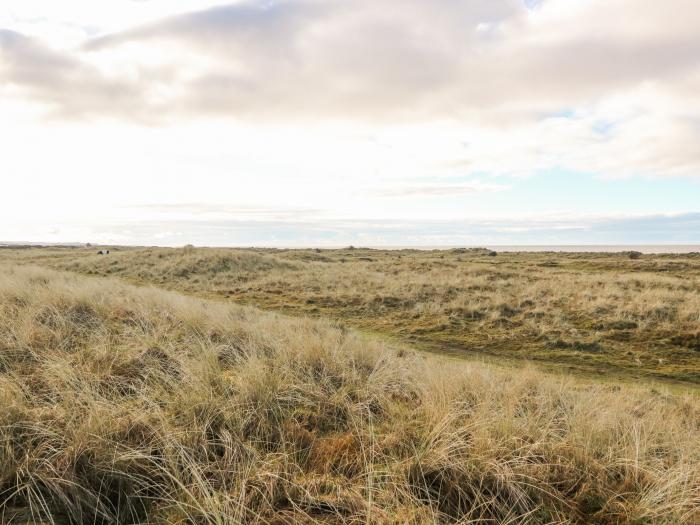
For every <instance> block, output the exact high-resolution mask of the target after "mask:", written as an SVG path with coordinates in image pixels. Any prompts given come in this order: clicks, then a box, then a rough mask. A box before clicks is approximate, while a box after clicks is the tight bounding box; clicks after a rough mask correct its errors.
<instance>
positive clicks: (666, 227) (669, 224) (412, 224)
mask: <svg viewBox="0 0 700 525" xmlns="http://www.w3.org/2000/svg"><path fill="white" fill-rule="evenodd" d="M698 232H700V213H688V214H678V215H640V216H629V217H615V216H569V217H567V216H540V217H536V216H535V217H529V218H513V219H507V218H504V219H497V220H495V219H494V220H478V221H477V220H453V221H410V220H391V221H372V220H341V219H332V220H328V219H325V218H324V219H323V220H279V221H278V220H269V219H265V218H260V219H258V220H251V219H245V218H241V219H227V220H203V221H162V220H156V221H139V222H138V223H114V224H110V225H102V226H95V227H93V228H92V229H91V231H90V232H89V233H83V237H85V238H84V239H82V238H81V239H79V240H84V241H90V240H91V241H94V242H115V243H119V242H128V243H130V244H141V245H151V244H154V242H156V243H157V244H161V245H172V246H179V245H183V244H187V243H190V242H196V243H197V244H199V245H210V246H347V245H349V244H354V245H362V246H456V245H462V246H473V245H482V246H483V245H488V246H498V245H586V244H587V245H648V244H671V243H676V244H694V245H696V246H697V245H698V243H700V237H699V236H698ZM620 249H623V248H620ZM695 249H697V247H696V248H695Z"/></svg>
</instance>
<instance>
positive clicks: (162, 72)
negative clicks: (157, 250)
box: [0, 0, 700, 234]
mask: <svg viewBox="0 0 700 525" xmlns="http://www.w3.org/2000/svg"><path fill="white" fill-rule="evenodd" d="M699 30H700V6H698V4H697V2H696V1H695V0H670V1H669V2H663V3H662V2H656V1H651V0H546V1H544V2H522V1H520V0H505V1H499V2H494V1H493V0H430V1H429V0H384V1H381V2H378V1H376V0H355V1H353V2H347V1H345V0H294V1H292V0H269V1H268V0H243V1H238V2H230V3H225V4H222V3H221V2H217V1H214V0H149V1H146V2H124V1H105V2H99V3H96V2H93V1H87V0H69V1H67V2H58V3H56V2H53V3H52V2H46V1H41V0H7V2H4V5H3V9H0V144H1V145H2V147H3V159H2V160H3V164H2V171H1V172H0V178H2V183H3V189H4V191H5V193H6V194H8V195H11V196H12V198H11V199H9V200H10V202H9V203H8V204H7V205H6V206H5V207H4V209H2V210H0V219H4V220H9V218H12V217H16V216H17V215H18V214H19V215H21V214H31V215H32V217H31V218H27V219H26V220H25V221H24V223H25V224H29V223H32V224H36V225H38V224H40V223H41V224H46V222H47V221H50V220H59V219H60V220H63V221H68V222H70V221H74V222H75V221H80V220H83V221H84V220H85V217H91V218H94V220H98V221H102V223H104V224H107V223H110V221H111V222H115V221H116V222H119V221H123V220H125V219H129V220H131V219H133V218H134V217H136V216H140V217H142V218H144V220H146V219H149V220H150V219H153V220H156V219H157V217H155V218H154V217H151V215H152V214H155V213H156V212H155V211H154V210H153V209H145V208H133V207H131V208H130V207H129V206H130V205H145V204H149V203H153V202H163V203H167V204H170V205H180V206H184V205H186V204H187V203H192V202H201V203H204V204H205V205H209V206H213V207H214V208H211V209H210V210H209V212H207V213H209V214H212V213H214V212H213V211H212V210H213V209H218V210H219V211H220V210H221V209H220V208H217V206H224V205H231V206H234V207H238V208H236V209H242V208H241V207H242V206H249V207H252V208H251V209H279V210H284V209H286V210H289V209H301V210H322V211H324V213H327V214H328V217H336V218H349V217H355V218H358V219H362V220H365V219H366V220H370V219H372V220H388V219H389V218H394V219H397V220H398V219H401V220H403V219H405V218H406V217H412V216H415V215H416V214H420V216H421V217H422V218H424V219H428V218H434V219H439V220H456V218H457V217H458V216H459V214H462V216H463V215H464V214H465V213H467V212H466V211H465V210H469V213H472V214H474V213H476V211H475V210H477V209H478V208H479V206H478V204H479V203H478V202H475V201H476V199H475V197H476V196H477V195H479V196H481V197H484V198H486V197H488V196H489V195H496V194H498V195H506V194H509V193H511V192H509V191H502V190H505V189H507V188H508V187H510V186H511V182H512V181H511V179H506V180H502V179H496V178H493V179H492V178H491V177H496V176H510V177H512V176H516V177H525V176H529V175H531V174H533V173H537V172H539V171H542V170H549V169H552V168H558V167H561V168H566V169H570V170H575V171H579V172H587V173H591V174H595V175H597V176H599V177H602V178H606V177H607V178H625V177H635V176H643V177H653V178H661V177H687V178H700V148H698V147H697V145H698V144H699V143H700V100H699V99H698V98H697V93H698V92H700V39H698V38H697V34H698V31H699ZM37 152H39V153H37ZM95 181H99V182H95ZM470 181H471V182H470ZM475 181H476V182H475ZM39 185H41V186H39ZM36 187H42V188H44V192H43V193H42V194H39V195H37V194H36V192H35V191H34V190H33V188H36ZM56 195H60V202H61V203H62V204H60V205H59V204H57V201H56ZM155 196H157V198H155ZM399 196H400V197H401V198H396V197H399ZM454 197H460V198H462V199H464V203H467V202H468V206H465V205H462V206H458V205H456V204H454V203H453V204H452V205H450V206H443V205H441V204H440V203H441V202H442V201H445V200H448V199H453V198H454ZM453 200H454V199H453ZM418 202H420V206H417V203H418ZM27 203H29V204H27ZM170 211H171V212H174V210H173V209H171V210H170ZM200 211H201V209H200ZM651 211H654V210H650V212H651ZM158 213H162V212H158ZM188 213H190V214H194V213H195V211H194V210H193V209H187V208H186V207H181V208H180V209H179V210H178V217H180V218H182V217H184V216H185V215H186V214H188ZM139 214H140V215H139ZM289 220H292V217H289ZM37 227H39V226H37ZM49 230H50V228H47V229H46V231H49ZM69 231H71V230H70V229H66V228H64V227H63V226H62V227H61V232H69ZM76 231H77V230H76ZM62 234H63V233H62Z"/></svg>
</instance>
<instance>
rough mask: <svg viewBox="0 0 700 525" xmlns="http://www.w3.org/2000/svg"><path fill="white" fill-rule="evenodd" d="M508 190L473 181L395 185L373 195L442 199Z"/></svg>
mask: <svg viewBox="0 0 700 525" xmlns="http://www.w3.org/2000/svg"><path fill="white" fill-rule="evenodd" d="M508 189H510V186H507V185H504V184H486V183H483V182H481V181H473V182H467V183H462V184H433V185H429V184H422V185H415V186H402V185H394V186H393V187H391V188H385V189H377V190H374V191H372V192H371V194H372V195H376V196H380V197H431V196H432V197H441V196H446V195H451V196H453V195H472V194H477V193H492V192H497V191H505V190H508Z"/></svg>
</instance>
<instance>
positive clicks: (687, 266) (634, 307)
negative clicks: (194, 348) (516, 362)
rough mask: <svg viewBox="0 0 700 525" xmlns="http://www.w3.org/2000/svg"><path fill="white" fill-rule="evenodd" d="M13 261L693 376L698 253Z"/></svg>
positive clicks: (560, 358)
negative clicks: (636, 257) (637, 257)
mask: <svg viewBox="0 0 700 525" xmlns="http://www.w3.org/2000/svg"><path fill="white" fill-rule="evenodd" d="M2 255H5V254H0V256H2ZM15 257H20V258H21V260H22V261H27V262H31V263H37V264H45V265H50V266H53V267H56V268H61V269H67V270H70V271H74V272H80V273H86V274H96V275H110V276H118V277H122V278H125V279H129V280H132V281H136V282H139V283H150V284H156V285H158V286H163V287H167V288H170V289H174V290H178V291H184V292H187V293H190V294H194V295H204V296H215V297H219V298H229V299H233V300H235V301H238V302H247V303H251V304H256V305H260V306H262V307H265V308H270V309H275V310H284V311H286V312H298V313H304V314H314V315H319V316H323V317H330V318H334V319H340V320H342V321H343V322H346V323H349V324H351V325H353V326H355V327H358V328H361V329H367V330H372V331H377V332H381V333H384V334H388V335H391V336H394V337H396V338H399V339H401V340H403V341H409V342H411V343H414V344H415V343H420V344H427V345H429V346H430V347H433V348H438V349H444V350H449V351H456V352H460V351H464V350H467V351H470V350H475V349H478V350H479V351H481V352H486V353H490V354H492V355H496V356H506V357H509V358H517V359H523V358H525V359H532V360H537V361H539V362H546V363H555V364H557V365H564V366H566V367H570V368H571V369H574V370H577V371H584V372H587V373H589V374H590V373H594V374H599V373H606V372H609V373H611V374H612V375H625V376H627V377H644V378H655V379H671V380H676V381H685V382H694V383H696V384H698V383H700V256H698V255H664V256H651V255H645V256H643V257H642V258H641V259H630V258H629V256H628V255H625V254H551V253H549V254H548V253H519V254H499V255H498V256H497V257H489V256H488V252H483V251H478V250H472V251H465V250H452V251H449V250H448V251H380V250H361V249H355V250H323V251H318V252H317V251H314V250H241V249H193V248H188V249H163V248H150V249H135V250H134V249H129V250H123V251H113V253H112V254H110V256H109V257H101V256H98V255H95V254H94V251H92V250H91V251H89V252H88V251H85V250H57V251H53V252H52V251H49V250H24V251H21V252H18V253H17V255H16V256H15ZM5 258H6V259H11V258H12V256H10V255H5Z"/></svg>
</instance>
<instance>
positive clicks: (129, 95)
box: [0, 30, 163, 120]
mask: <svg viewBox="0 0 700 525" xmlns="http://www.w3.org/2000/svg"><path fill="white" fill-rule="evenodd" d="M162 73H163V72H162V71H161V72H159V74H160V76H161V77H162ZM154 78H155V77H154ZM142 80H145V79H142ZM3 86H6V87H7V86H11V87H19V88H21V89H24V90H25V91H26V92H28V93H29V95H30V96H31V97H33V98H34V99H36V100H38V101H40V102H42V103H44V104H46V105H47V106H48V107H49V108H50V109H49V112H50V114H51V115H54V116H58V117H61V118H68V119H73V118H83V117H86V116H91V115H94V116H104V115H120V116H122V117H127V118H132V119H135V120H144V119H145V117H146V113H147V112H146V111H145V106H146V102H145V101H144V100H143V95H144V92H143V90H142V87H143V86H142V85H141V84H140V82H133V81H132V82H129V81H126V80H123V79H120V78H108V77H106V76H104V75H103V74H102V73H101V72H100V71H99V70H98V69H97V68H95V67H94V66H91V65H89V64H87V63H86V62H84V61H82V60H80V59H79V58H76V57H74V56H72V55H70V54H67V53H64V52H58V51H55V50H52V49H50V48H49V47H47V46H45V45H44V44H43V43H42V42H40V41H39V40H37V39H35V38H30V37H28V36H25V35H22V34H20V33H17V32H14V31H8V30H0V87H3Z"/></svg>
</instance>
